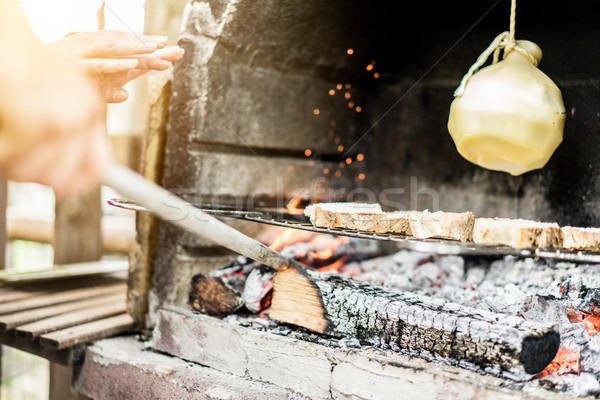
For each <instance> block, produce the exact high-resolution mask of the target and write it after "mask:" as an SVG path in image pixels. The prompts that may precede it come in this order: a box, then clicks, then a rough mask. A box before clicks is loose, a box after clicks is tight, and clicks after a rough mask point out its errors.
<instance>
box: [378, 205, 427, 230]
mask: <svg viewBox="0 0 600 400" xmlns="http://www.w3.org/2000/svg"><path fill="white" fill-rule="evenodd" d="M412 214H420V212H419V211H393V212H388V213H385V219H384V220H383V222H382V223H381V226H382V228H383V229H384V231H383V232H381V233H399V234H401V235H409V236H410V235H412V231H411V229H410V221H409V220H408V217H409V215H412Z"/></svg>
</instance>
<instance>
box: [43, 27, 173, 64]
mask: <svg viewBox="0 0 600 400" xmlns="http://www.w3.org/2000/svg"><path fill="white" fill-rule="evenodd" d="M55 45H57V46H59V47H62V48H63V49H64V50H66V51H67V52H68V53H70V54H71V55H73V56H75V57H79V58H112V57H119V56H127V55H131V54H149V53H152V52H153V51H156V50H158V49H162V48H163V47H165V46H166V45H167V38H166V37H163V36H151V35H138V34H135V33H131V32H121V31H105V30H102V31H93V32H79V33H76V34H74V35H71V36H68V37H66V38H63V39H61V40H60V41H57V42H55Z"/></svg>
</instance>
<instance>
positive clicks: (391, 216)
mask: <svg viewBox="0 0 600 400" xmlns="http://www.w3.org/2000/svg"><path fill="white" fill-rule="evenodd" d="M413 213H415V211H394V212H389V213H386V212H383V211H382V210H381V206H379V204H367V203H317V204H311V205H309V206H307V207H306V208H305V209H304V214H305V215H306V216H307V217H309V218H310V222H312V224H313V225H315V226H318V227H320V228H340V229H351V230H355V231H361V232H371V233H399V234H402V235H410V224H409V222H408V215H409V214H413Z"/></svg>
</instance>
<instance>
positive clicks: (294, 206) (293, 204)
mask: <svg viewBox="0 0 600 400" xmlns="http://www.w3.org/2000/svg"><path fill="white" fill-rule="evenodd" d="M301 201H302V197H300V196H296V197H294V198H292V199H290V201H288V202H287V204H286V205H285V208H286V210H288V212H289V213H290V214H303V213H304V209H303V208H300V207H298V206H299V205H300V202H301Z"/></svg>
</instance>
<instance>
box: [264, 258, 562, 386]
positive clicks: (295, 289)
mask: <svg viewBox="0 0 600 400" xmlns="http://www.w3.org/2000/svg"><path fill="white" fill-rule="evenodd" d="M270 317H271V318H272V319H274V320H277V321H281V322H286V323H290V324H294V325H298V326H301V327H304V328H307V329H310V330H313V331H315V332H319V333H322V334H326V335H331V336H334V337H344V336H354V337H356V338H358V339H359V340H361V341H363V342H366V343H369V344H372V345H375V346H378V347H381V348H389V349H392V350H395V351H400V350H402V349H403V350H406V351H408V352H410V353H428V354H435V355H439V356H444V357H447V358H449V359H453V360H465V361H468V362H471V363H474V364H477V365H479V366H482V367H486V366H490V365H496V366H499V367H501V368H502V369H503V370H507V371H509V372H510V373H515V374H519V373H520V374H522V373H523V372H525V373H527V374H534V373H538V372H540V371H541V370H543V369H544V367H546V365H548V364H549V363H550V361H552V359H553V358H554V356H555V354H556V352H557V350H558V347H559V343H560V337H559V334H558V332H557V330H556V327H555V326H554V325H551V324H537V323H534V322H530V321H526V320H524V319H523V318H519V317H516V316H509V315H505V314H495V313H491V312H487V311H484V310H478V309H474V308H471V307H466V306H462V305H459V304H455V303H448V302H445V301H444V300H441V299H435V298H429V297H425V296H419V295H416V294H411V293H403V292H400V291H395V290H389V289H384V288H380V287H376V286H373V285H371V284H368V283H365V282H359V281H356V280H353V279H349V278H345V277H342V276H339V275H326V274H323V273H318V272H314V271H308V270H304V269H297V268H293V267H290V268H285V269H282V270H280V271H278V272H277V273H276V274H275V276H274V292H273V299H272V306H271V313H270Z"/></svg>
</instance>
